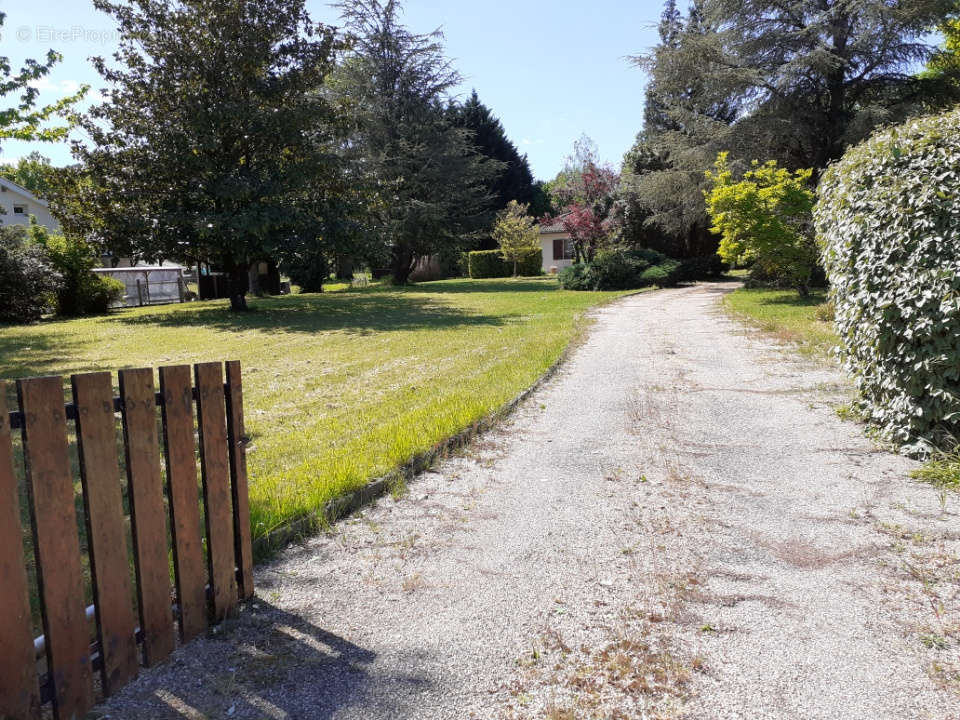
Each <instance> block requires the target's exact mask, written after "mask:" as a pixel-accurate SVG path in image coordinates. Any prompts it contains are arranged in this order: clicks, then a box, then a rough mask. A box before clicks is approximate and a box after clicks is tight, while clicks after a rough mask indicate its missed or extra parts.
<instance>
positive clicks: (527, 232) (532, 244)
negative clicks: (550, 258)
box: [493, 200, 540, 277]
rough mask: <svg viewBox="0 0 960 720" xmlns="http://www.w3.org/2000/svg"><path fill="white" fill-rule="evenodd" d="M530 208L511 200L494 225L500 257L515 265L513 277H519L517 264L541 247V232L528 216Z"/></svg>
mask: <svg viewBox="0 0 960 720" xmlns="http://www.w3.org/2000/svg"><path fill="white" fill-rule="evenodd" d="M527 208H528V206H527V205H525V204H521V203H518V202H517V201H516V200H511V201H510V202H509V203H507V206H506V207H505V208H504V209H503V210H501V211H500V212H499V213H497V220H496V222H495V223H494V225H493V239H494V240H496V241H497V244H498V245H499V246H500V255H501V257H503V259H504V260H506V261H507V262H512V263H513V276H514V277H516V276H517V263H518V262H519V261H520V260H521V259H522V258H523V257H524V256H525V255H526V254H527V253H530V252H534V251H536V250H537V248H539V247H540V230H539V229H538V228H537V226H536V222H537V221H536V220H535V219H534V218H533V217H531V216H530V215H528V214H527Z"/></svg>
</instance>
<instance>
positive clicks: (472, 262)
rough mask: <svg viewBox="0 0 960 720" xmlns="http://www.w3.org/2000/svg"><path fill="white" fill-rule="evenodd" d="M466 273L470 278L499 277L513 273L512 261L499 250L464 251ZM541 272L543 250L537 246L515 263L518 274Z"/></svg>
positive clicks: (538, 273) (525, 274)
mask: <svg viewBox="0 0 960 720" xmlns="http://www.w3.org/2000/svg"><path fill="white" fill-rule="evenodd" d="M466 256H467V274H468V275H469V276H470V277H472V278H499V277H511V276H512V275H513V263H512V262H507V261H506V260H504V259H503V257H502V256H501V255H500V251H499V250H474V251H473V252H469V253H466ZM542 272H543V252H542V251H541V250H540V249H539V248H537V249H536V250H534V251H532V252H530V253H529V254H528V255H526V256H525V257H524V258H523V259H521V260H520V262H519V263H517V274H518V275H524V276H529V275H540V274H541V273H542Z"/></svg>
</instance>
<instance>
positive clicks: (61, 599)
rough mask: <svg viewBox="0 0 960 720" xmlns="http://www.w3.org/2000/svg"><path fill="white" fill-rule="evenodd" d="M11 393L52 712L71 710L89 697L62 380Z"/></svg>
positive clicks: (87, 703) (23, 383)
mask: <svg viewBox="0 0 960 720" xmlns="http://www.w3.org/2000/svg"><path fill="white" fill-rule="evenodd" d="M17 394H18V395H19V398H20V408H21V410H22V412H23V416H24V418H23V445H24V467H25V469H26V477H27V488H28V491H29V492H28V494H29V500H30V512H31V519H32V524H33V534H34V548H35V552H36V559H37V582H38V586H39V589H40V597H41V600H42V602H43V606H44V612H43V629H44V635H45V636H46V652H47V665H48V669H49V673H50V680H51V682H52V684H53V707H54V716H55V717H56V718H58V720H60V719H66V718H71V719H72V718H78V717H82V716H83V714H84V713H85V712H86V711H87V710H88V709H89V708H90V707H91V706H92V705H93V673H92V671H91V667H90V654H89V647H90V634H89V631H88V627H87V618H86V608H85V606H84V593H83V571H82V567H81V563H80V540H79V537H78V535H77V516H76V511H75V509H74V490H73V479H72V477H71V473H70V460H69V454H68V448H67V428H66V416H65V415H66V414H65V412H64V402H63V380H62V379H61V378H60V377H43V378H29V379H26V380H18V381H17Z"/></svg>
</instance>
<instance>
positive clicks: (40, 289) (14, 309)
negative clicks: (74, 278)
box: [0, 225, 62, 323]
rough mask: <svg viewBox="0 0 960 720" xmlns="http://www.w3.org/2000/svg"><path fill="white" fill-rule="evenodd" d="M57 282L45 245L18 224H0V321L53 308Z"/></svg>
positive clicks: (28, 316)
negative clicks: (35, 239) (2, 225)
mask: <svg viewBox="0 0 960 720" xmlns="http://www.w3.org/2000/svg"><path fill="white" fill-rule="evenodd" d="M61 283H62V278H61V277H60V273H58V272H57V271H56V270H54V269H53V265H51V263H50V258H49V257H48V256H47V251H46V248H44V247H43V245H39V244H37V243H33V242H31V241H30V240H29V239H28V237H27V233H26V229H25V228H24V227H23V226H22V225H12V226H7V227H0V322H11V323H22V322H33V321H36V320H39V319H40V316H41V315H43V313H45V312H50V311H51V310H53V309H54V307H55V303H56V296H57V291H58V290H59V289H60V286H61Z"/></svg>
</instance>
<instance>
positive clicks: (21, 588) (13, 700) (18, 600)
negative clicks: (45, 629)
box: [0, 380, 40, 720]
mask: <svg viewBox="0 0 960 720" xmlns="http://www.w3.org/2000/svg"><path fill="white" fill-rule="evenodd" d="M8 418H9V414H8V413H7V386H6V383H4V382H3V381H2V380H0V608H2V612H0V648H2V649H3V650H2V652H0V718H9V719H10V720H33V719H34V718H39V717H40V685H39V684H38V682H37V667H36V663H35V662H34V660H35V657H34V650H33V632H32V630H31V628H32V623H31V616H30V599H29V587H28V584H27V570H26V565H25V564H24V557H23V526H22V525H21V524H20V497H19V493H18V492H17V476H16V474H15V473H14V471H13V447H12V444H11V439H10V422H9V419H8Z"/></svg>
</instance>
